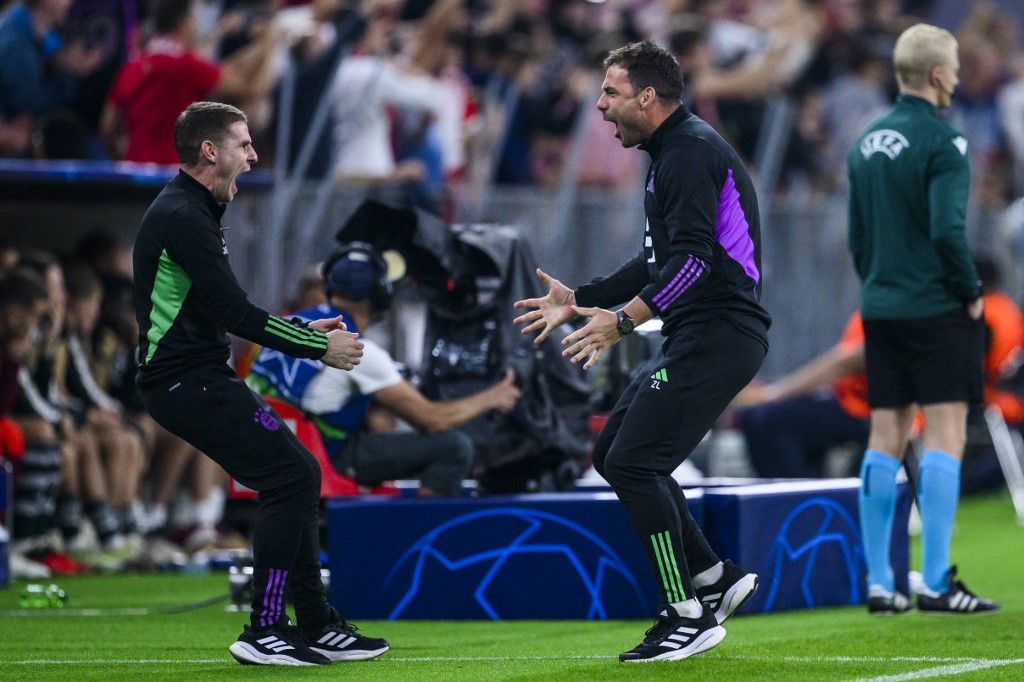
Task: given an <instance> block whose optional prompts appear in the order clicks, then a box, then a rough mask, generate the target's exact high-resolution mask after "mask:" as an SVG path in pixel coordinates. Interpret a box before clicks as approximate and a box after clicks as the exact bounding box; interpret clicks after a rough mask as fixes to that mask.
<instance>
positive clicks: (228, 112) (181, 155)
mask: <svg viewBox="0 0 1024 682" xmlns="http://www.w3.org/2000/svg"><path fill="white" fill-rule="evenodd" d="M248 122H249V119H248V117H246V115H245V112H243V111H242V110H241V109H239V108H237V107H233V106H231V105H230V104H222V103H220V102H195V103H193V104H190V105H188V108H187V109H185V111H183V112H181V115H180V116H178V120H177V121H175V123H174V149H175V151H177V152H178V159H179V160H180V161H181V164H182V165H183V166H195V165H196V164H198V163H199V148H200V147H201V146H202V145H203V142H205V141H206V140H209V141H210V142H213V143H214V144H218V145H219V144H223V143H224V136H225V135H227V133H228V128H230V127H231V126H232V125H234V124H235V123H248Z"/></svg>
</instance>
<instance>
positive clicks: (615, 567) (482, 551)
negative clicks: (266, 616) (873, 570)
mask: <svg viewBox="0 0 1024 682" xmlns="http://www.w3.org/2000/svg"><path fill="white" fill-rule="evenodd" d="M857 485H858V480H857V479H841V480H820V481H806V482H799V483H768V484H762V485H744V486H733V487H719V488H714V489H707V490H700V489H690V490H687V491H686V495H687V499H688V500H689V503H690V511H691V513H692V514H693V515H694V518H695V519H696V520H697V522H698V523H699V524H700V525H701V526H702V527H703V528H704V529H705V533H706V535H707V537H708V540H709V542H710V543H711V546H712V547H713V548H714V549H715V551H716V552H717V553H718V554H719V555H720V556H721V557H722V558H723V559H725V558H728V559H732V560H733V561H734V562H736V563H738V564H739V565H740V566H743V567H744V568H746V569H747V570H752V571H755V572H757V573H758V574H759V576H760V579H761V584H760V588H759V589H758V591H757V594H756V595H755V597H754V598H753V599H752V600H751V601H750V603H748V604H747V605H746V606H745V607H744V612H762V611H780V610H785V609H794V608H811V607H815V606H826V605H828V606H831V605H842V604H859V603H863V601H864V600H865V594H864V559H863V551H862V550H861V543H860V536H859V528H858V523H857ZM909 506H910V495H909V491H908V489H907V486H906V485H905V484H903V485H901V487H900V497H899V503H898V508H897V509H898V512H897V528H903V529H905V528H906V522H907V518H908V512H909ZM327 526H328V551H329V554H330V557H331V559H330V561H331V566H330V568H331V594H330V597H331V602H332V604H334V606H336V607H337V608H338V609H340V610H342V611H343V612H344V613H346V615H348V616H351V617H352V618H361V619H398V618H405V619H493V620H503V619H604V618H650V617H651V616H652V615H653V614H654V611H655V609H656V606H657V603H658V592H657V587H656V585H655V582H654V576H653V575H652V572H651V568H650V566H649V564H648V560H647V556H646V554H645V553H644V551H643V549H642V547H641V546H640V543H639V541H638V540H637V539H636V536H635V535H634V534H633V530H632V527H631V525H630V523H629V519H628V517H627V516H626V513H625V510H624V509H623V508H622V505H621V504H620V503H619V502H618V500H617V499H616V498H615V495H614V494H613V493H611V492H604V493H600V492H597V493H594V492H591V493H560V494H545V495H522V496H509V497H485V498H457V499H444V500H438V499H432V500H420V499H414V498H398V499H386V498H385V499H380V498H339V499H332V500H329V501H328V503H327ZM907 561H908V555H907V536H906V533H905V532H902V531H900V530H897V531H896V532H894V534H893V565H894V568H895V569H896V572H897V575H898V576H900V578H899V579H898V585H900V586H901V589H905V587H906V585H905V582H906V572H907V571H906V567H907ZM900 581H902V584H901V582H900Z"/></svg>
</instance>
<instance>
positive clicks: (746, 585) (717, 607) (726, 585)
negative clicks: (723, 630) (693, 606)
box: [696, 559, 757, 625]
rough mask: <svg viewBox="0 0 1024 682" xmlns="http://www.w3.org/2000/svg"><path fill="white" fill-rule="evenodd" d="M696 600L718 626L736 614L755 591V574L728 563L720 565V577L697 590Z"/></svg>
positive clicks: (727, 561)
mask: <svg viewBox="0 0 1024 682" xmlns="http://www.w3.org/2000/svg"><path fill="white" fill-rule="evenodd" d="M696 591H697V599H700V602H701V603H702V604H704V605H705V606H707V607H708V608H709V609H711V611H712V612H713V613H714V614H715V618H716V619H717V620H718V624H719V625H721V624H722V623H724V622H725V619H726V618H728V617H729V616H731V615H732V614H734V613H736V610H737V609H739V608H740V607H741V606H743V604H744V603H745V602H746V601H747V600H748V599H750V598H751V597H752V596H754V592H756V591H757V574H756V573H747V572H746V571H744V570H743V569H742V568H740V567H739V566H737V565H736V564H734V563H733V562H731V561H729V560H728V559H727V560H726V561H725V562H724V563H723V564H722V577H721V578H719V579H718V580H717V581H715V582H714V583H712V584H710V585H705V586H704V587H698V588H697V590H696Z"/></svg>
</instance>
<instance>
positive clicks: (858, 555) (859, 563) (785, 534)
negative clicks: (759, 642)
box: [761, 497, 864, 613]
mask: <svg viewBox="0 0 1024 682" xmlns="http://www.w3.org/2000/svg"><path fill="white" fill-rule="evenodd" d="M765 563H766V565H765V567H764V568H763V569H762V570H761V575H762V576H763V577H764V580H765V583H766V584H767V586H768V590H767V594H766V596H765V600H764V606H763V607H762V608H761V610H762V611H764V612H765V613H767V612H768V611H771V610H772V608H773V607H774V606H776V602H777V601H778V602H780V604H779V607H781V608H800V607H806V608H811V607H813V606H823V605H826V604H823V603H822V600H821V598H820V595H821V594H826V593H834V592H835V589H836V588H835V586H836V585H837V584H840V585H845V586H846V594H847V599H846V601H845V602H842V603H844V604H851V605H852V604H859V603H860V602H861V576H862V575H863V567H864V550H863V548H862V547H861V542H860V526H859V525H858V524H857V522H856V520H855V519H854V518H853V516H852V515H851V514H850V513H849V512H848V511H847V510H846V509H845V508H844V507H843V506H842V505H840V504H839V503H837V502H836V501H834V500H830V499H828V498H825V497H814V498H811V499H809V500H807V501H806V502H804V503H802V504H800V505H799V506H797V507H796V508H795V509H794V510H793V511H792V512H790V514H789V516H787V517H786V519H785V521H783V522H782V524H781V525H780V526H779V531H778V533H777V534H776V536H775V540H774V541H773V542H772V545H771V549H770V550H769V552H768V560H767V562H765ZM816 567H819V568H817V570H816ZM837 567H839V569H840V570H836V568H837ZM818 585H820V586H818ZM816 586H818V587H817V589H816ZM826 588H828V589H826ZM794 593H795V595H796V598H797V602H798V603H788V602H792V600H793V595H794ZM816 594H817V595H819V596H818V598H816V597H815V595H816ZM781 602H787V603H781Z"/></svg>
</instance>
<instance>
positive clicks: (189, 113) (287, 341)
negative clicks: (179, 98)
mask: <svg viewBox="0 0 1024 682" xmlns="http://www.w3.org/2000/svg"><path fill="white" fill-rule="evenodd" d="M174 144H175V148H176V149H177V152H178V157H179V158H180V160H181V169H180V171H179V172H178V175H177V177H175V178H174V179H173V180H171V181H170V182H169V183H167V185H166V186H165V187H164V189H163V190H162V191H161V192H160V194H159V196H157V198H156V200H154V201H153V204H152V205H151V206H150V207H149V210H147V211H146V214H145V216H143V218H142V224H141V225H140V227H139V233H138V236H137V237H136V240H135V251H134V267H135V306H136V314H137V316H138V321H139V348H138V351H137V353H138V361H139V365H140V367H139V375H138V385H139V389H140V391H141V393H142V397H143V400H144V402H145V404H146V408H147V409H148V410H149V412H150V414H152V415H153V418H154V419H155V420H156V421H157V422H158V423H159V424H160V425H162V426H163V427H165V428H166V429H167V430H168V431H170V432H171V433H174V434H176V435H178V436H180V437H181V438H183V439H184V440H186V441H188V442H189V443H191V444H192V445H194V446H195V447H196V448H198V449H199V450H201V451H203V452H204V453H205V454H206V455H207V456H209V457H211V458H212V459H213V460H214V461H216V462H217V463H218V464H220V465H221V466H222V467H224V469H225V470H226V471H227V472H228V473H229V474H230V475H231V476H233V477H234V478H235V479H237V480H238V481H240V482H241V483H243V484H244V485H246V486H249V487H250V488H252V489H254V490H256V491H258V492H259V516H258V518H257V520H256V527H255V535H254V538H253V557H254V563H255V567H254V571H255V576H254V585H253V598H252V616H251V624H250V625H249V626H247V627H246V628H245V629H244V631H243V632H242V635H241V636H240V637H239V638H238V640H237V641H236V642H235V643H234V644H232V645H231V647H230V652H231V654H232V655H233V656H234V657H235V658H236V659H237V660H238V661H239V662H241V663H259V664H265V665H316V664H324V663H330V662H331V661H332V660H343V659H349V660H352V659H361V658H372V657H374V656H378V655H380V654H382V653H384V652H385V651H387V649H388V643H387V642H386V641H384V640H382V639H373V638H368V637H363V636H361V635H359V634H358V633H357V632H356V630H355V629H354V628H353V627H352V626H350V625H349V624H348V623H346V621H345V620H344V619H343V618H342V617H341V616H340V615H339V614H338V613H337V612H336V611H335V610H334V609H332V608H331V607H330V605H329V604H328V603H327V600H326V598H325V596H324V592H323V587H322V585H321V582H320V564H319V557H320V541H319V535H318V512H319V496H320V468H319V466H318V465H317V463H316V460H315V459H314V458H313V456H312V455H311V454H310V453H309V452H308V451H307V450H306V448H305V447H304V446H303V445H302V444H301V443H300V442H299V440H298V439H297V438H296V437H295V436H294V434H293V433H292V432H291V430H290V429H288V428H287V427H285V426H284V424H282V422H281V420H280V419H279V418H278V417H277V415H276V414H274V412H273V411H271V410H270V408H269V407H268V406H267V405H266V403H264V402H263V400H262V399H260V397H259V396H257V395H256V394H255V393H253V392H252V391H251V390H249V388H248V387H247V386H246V385H245V383H244V382H243V381H242V380H241V379H240V378H239V377H238V376H237V375H236V374H235V373H234V371H232V369H231V368H230V367H229V366H228V365H227V361H228V355H229V343H228V337H227V332H231V333H233V334H236V335H238V336H241V337H242V338H245V339H248V340H250V341H253V342H255V343H259V344H261V345H264V346H268V347H270V348H274V349H276V350H280V351H282V352H285V353H288V354H291V355H295V356H297V357H303V358H311V359H319V360H322V361H323V362H324V363H326V364H328V365H331V366H333V367H339V368H341V369H352V367H354V366H355V365H356V364H357V363H358V362H359V359H360V357H361V356H362V353H363V350H362V349H363V345H362V344H361V343H360V342H359V341H358V340H357V338H356V335H355V334H352V333H349V332H347V331H345V330H344V325H343V324H342V323H341V318H336V319H333V320H323V321H320V322H314V323H310V324H309V325H308V326H303V325H298V324H293V323H292V322H290V321H287V320H283V319H281V318H279V317H276V316H274V315H270V314H268V313H267V312H266V311H264V310H261V309H260V308H258V307H256V306H254V305H253V304H251V303H250V302H249V301H248V299H247V298H246V295H245V292H244V291H242V288H241V287H240V286H239V284H238V281H237V280H236V279H235V276H234V274H233V273H232V271H231V266H230V265H229V263H228V256H227V254H228V247H227V243H226V241H225V240H224V233H223V228H221V226H220V219H221V216H222V215H223V213H224V209H225V206H226V204H227V202H229V201H231V199H232V198H234V196H235V193H236V192H237V191H238V187H237V186H236V184H235V180H236V178H237V177H238V176H239V174H241V173H244V172H246V171H248V170H249V167H250V165H251V164H254V163H256V160H257V157H256V151H255V150H254V149H253V146H252V141H251V139H250V137H249V129H248V125H247V119H246V116H245V114H244V113H242V111H240V110H239V109H236V108H235V107H232V106H229V105H226V104H219V103H215V102H199V103H196V104H192V105H191V106H189V107H188V109H186V110H185V111H184V112H183V113H182V114H181V116H179V117H178V120H177V122H176V123H175V127H174ZM286 588H289V589H290V595H291V598H292V600H293V602H294V604H295V615H296V619H297V621H298V629H296V628H294V627H292V626H291V625H290V624H289V621H288V618H287V616H286V614H285V609H284V599H285V590H286Z"/></svg>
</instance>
